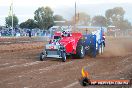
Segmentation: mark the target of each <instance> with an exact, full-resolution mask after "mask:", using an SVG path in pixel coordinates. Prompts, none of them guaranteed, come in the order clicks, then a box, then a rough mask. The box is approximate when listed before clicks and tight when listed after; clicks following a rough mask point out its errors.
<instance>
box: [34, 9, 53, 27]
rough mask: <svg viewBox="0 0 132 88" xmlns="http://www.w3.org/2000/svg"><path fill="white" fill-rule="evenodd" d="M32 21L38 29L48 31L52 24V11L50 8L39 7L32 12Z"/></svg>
mask: <svg viewBox="0 0 132 88" xmlns="http://www.w3.org/2000/svg"><path fill="white" fill-rule="evenodd" d="M34 14H35V16H34V19H35V21H36V22H37V24H38V27H39V28H40V29H43V30H44V29H46V30H47V29H49V28H50V27H51V26H53V24H54V19H53V11H52V10H51V8H50V7H45V8H44V7H40V8H38V9H37V10H36V11H35V12H34Z"/></svg>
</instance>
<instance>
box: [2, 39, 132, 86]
mask: <svg viewBox="0 0 132 88" xmlns="http://www.w3.org/2000/svg"><path fill="white" fill-rule="evenodd" d="M15 46H19V47H18V48H13V47H15ZM2 47H5V46H4V45H0V52H1V53H0V88H81V87H82V86H81V85H80V84H79V82H78V79H79V78H80V77H81V68H82V67H84V68H85V70H87V71H88V72H89V74H90V78H91V79H132V38H123V39H122V38H117V39H113V38H108V39H107V41H106V48H105V53H104V54H103V55H99V56H97V57H96V58H90V57H89V56H86V57H85V58H84V59H68V60H67V61H66V62H61V60H57V59H48V60H46V61H43V62H41V61H38V58H39V53H40V52H41V50H42V48H43V43H42V42H38V43H37V44H36V45H35V46H34V43H28V44H26V46H25V45H20V44H19V45H13V44H12V45H7V47H8V48H6V47H5V48H2ZM3 51H4V52H3ZM5 51H6V52H5ZM89 88H103V87H98V86H96V87H95V86H92V87H89ZM105 88H114V87H105ZM118 88H121V87H118ZM124 88H129V87H124Z"/></svg>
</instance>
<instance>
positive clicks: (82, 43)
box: [40, 27, 105, 62]
mask: <svg viewBox="0 0 132 88" xmlns="http://www.w3.org/2000/svg"><path fill="white" fill-rule="evenodd" d="M60 28H61V27H60ZM61 29H62V31H57V32H55V33H54V36H53V37H52V39H51V40H50V41H49V43H48V44H46V45H45V48H44V49H43V51H42V52H41V54H40V60H41V61H43V60H44V59H45V58H60V59H61V60H62V61H63V62H65V61H66V58H67V56H68V55H71V56H75V57H76V58H84V57H85V55H86V54H89V55H91V56H92V57H94V58H95V57H96V55H97V54H98V53H99V54H102V53H103V49H104V46H105V39H104V38H103V34H104V30H103V28H102V27H98V28H96V30H95V28H94V30H88V31H89V33H85V34H84V33H81V32H71V31H69V30H70V28H69V27H68V28H61Z"/></svg>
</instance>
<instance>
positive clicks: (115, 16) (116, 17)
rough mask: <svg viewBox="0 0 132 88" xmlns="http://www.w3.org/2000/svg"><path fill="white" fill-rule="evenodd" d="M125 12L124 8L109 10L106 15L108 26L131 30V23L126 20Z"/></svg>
mask: <svg viewBox="0 0 132 88" xmlns="http://www.w3.org/2000/svg"><path fill="white" fill-rule="evenodd" d="M124 14H125V11H124V9H123V8H122V7H115V8H113V9H108V10H107V11H106V13H105V16H106V19H107V24H108V25H113V26H116V28H119V29H121V30H123V29H129V28H131V23H130V22H129V21H128V20H126V19H124Z"/></svg>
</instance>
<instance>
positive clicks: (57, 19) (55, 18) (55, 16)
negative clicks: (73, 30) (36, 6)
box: [54, 15, 65, 21]
mask: <svg viewBox="0 0 132 88" xmlns="http://www.w3.org/2000/svg"><path fill="white" fill-rule="evenodd" d="M54 21H65V19H64V18H63V17H62V16H61V15H54Z"/></svg>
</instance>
